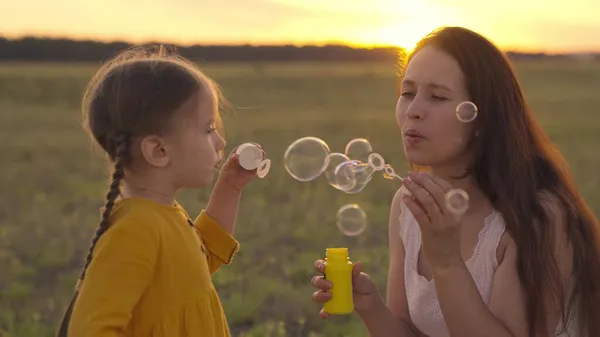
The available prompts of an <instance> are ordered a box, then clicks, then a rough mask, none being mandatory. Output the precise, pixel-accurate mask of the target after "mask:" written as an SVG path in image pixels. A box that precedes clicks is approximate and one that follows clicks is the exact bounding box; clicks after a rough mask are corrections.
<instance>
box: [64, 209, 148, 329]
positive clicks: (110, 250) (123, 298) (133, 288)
mask: <svg viewBox="0 0 600 337" xmlns="http://www.w3.org/2000/svg"><path fill="white" fill-rule="evenodd" d="M146 218H147V217H146ZM140 219H143V218H140ZM158 245H159V232H158V230H157V228H156V227H155V226H153V225H152V222H150V221H134V220H124V221H119V222H115V223H113V224H112V226H111V228H110V229H109V230H107V231H106V232H105V233H104V234H103V235H102V237H100V240H99V241H98V243H97V245H96V247H95V249H94V253H93V259H92V262H91V264H90V266H89V267H88V270H87V272H86V277H85V279H84V281H83V283H82V286H81V289H80V293H79V295H78V298H77V300H76V301H75V306H74V308H73V313H72V316H71V320H70V324H69V336H81V337H85V336H93V337H117V336H122V335H123V333H124V332H125V329H126V327H127V325H128V323H129V320H130V319H131V312H132V310H133V308H134V306H135V305H136V304H137V303H138V300H139V299H140V297H141V296H142V293H143V292H144V290H145V289H146V287H147V286H148V284H149V282H150V279H151V277H152V273H153V270H154V266H155V263H156V259H157V254H158Z"/></svg>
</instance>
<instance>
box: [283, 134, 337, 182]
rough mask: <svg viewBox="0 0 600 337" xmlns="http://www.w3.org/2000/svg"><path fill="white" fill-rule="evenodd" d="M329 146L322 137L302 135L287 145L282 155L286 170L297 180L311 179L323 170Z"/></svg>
mask: <svg viewBox="0 0 600 337" xmlns="http://www.w3.org/2000/svg"><path fill="white" fill-rule="evenodd" d="M328 155H329V146H328V145H327V143H325V142H324V141H323V140H322V139H319V138H316V137H303V138H300V139H298V140H296V141H294V142H293V143H292V144H290V146H288V148H287V150H286V151H285V154H284V155H283V165H284V167H285V169H286V171H287V172H288V173H289V174H290V175H291V176H292V177H293V178H294V179H296V180H298V181H303V182H306V181H311V180H315V179H316V178H317V177H319V176H320V175H321V173H323V171H325V169H326V167H327V164H328V163H327V156H328Z"/></svg>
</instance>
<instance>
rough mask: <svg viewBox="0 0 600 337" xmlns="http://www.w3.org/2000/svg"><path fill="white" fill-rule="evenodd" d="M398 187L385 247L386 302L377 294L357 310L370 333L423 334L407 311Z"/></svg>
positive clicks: (392, 336) (383, 336) (378, 336)
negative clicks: (366, 306) (363, 309)
mask: <svg viewBox="0 0 600 337" xmlns="http://www.w3.org/2000/svg"><path fill="white" fill-rule="evenodd" d="M403 193H404V194H405V193H407V191H406V189H404V188H401V189H399V190H398V192H396V195H395V196H394V199H393V200H392V205H391V209H390V217H389V247H390V262H389V270H388V281H387V306H386V304H385V303H384V302H383V300H381V298H380V297H378V298H377V301H376V303H375V304H374V305H373V309H372V310H369V311H367V312H363V313H359V315H360V317H361V319H362V320H363V322H364V324H365V326H366V328H367V330H368V331H369V333H370V335H371V337H388V336H389V337H421V336H424V335H423V334H421V333H419V332H418V330H417V329H416V328H415V327H414V326H413V324H412V322H411V321H410V315H409V313H408V302H407V300H406V289H405V285H404V256H405V252H404V244H403V243H402V238H401V237H400V213H401V209H402V198H401V195H402V194H403Z"/></svg>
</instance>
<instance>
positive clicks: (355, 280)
mask: <svg viewBox="0 0 600 337" xmlns="http://www.w3.org/2000/svg"><path fill="white" fill-rule="evenodd" d="M324 268H325V261H323V260H317V261H315V270H316V271H317V272H318V273H320V274H321V275H315V276H314V277H313V278H312V279H311V280H310V284H311V285H312V286H313V287H315V288H317V289H319V290H317V291H315V292H314V293H313V295H312V299H313V301H314V302H316V303H325V302H327V301H329V300H330V299H331V292H330V291H329V289H331V282H329V281H327V280H326V279H324V278H323V275H322V274H323V270H325V269H324ZM361 270H362V263H361V262H357V263H355V264H354V265H353V266H352V293H353V294H354V310H355V311H357V312H361V311H366V310H368V309H370V308H371V307H373V305H372V304H373V303H374V302H375V299H376V297H377V296H379V294H378V292H377V287H376V286H375V282H373V280H372V279H371V277H370V276H369V275H367V274H365V273H363V272H361ZM319 314H320V315H321V318H323V319H325V318H327V317H328V314H327V312H325V311H324V310H323V309H321V312H320V313H319Z"/></svg>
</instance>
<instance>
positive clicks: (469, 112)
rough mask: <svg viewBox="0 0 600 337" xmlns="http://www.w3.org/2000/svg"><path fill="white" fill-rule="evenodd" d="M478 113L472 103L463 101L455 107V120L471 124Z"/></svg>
mask: <svg viewBox="0 0 600 337" xmlns="http://www.w3.org/2000/svg"><path fill="white" fill-rule="evenodd" d="M478 113H479V110H478V109H477V105H475V103H473V102H469V101H465V102H462V103H460V104H459V105H457V106H456V118H458V120H459V121H461V122H463V123H471V122H472V121H474V120H475V119H476V118H477V114H478Z"/></svg>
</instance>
